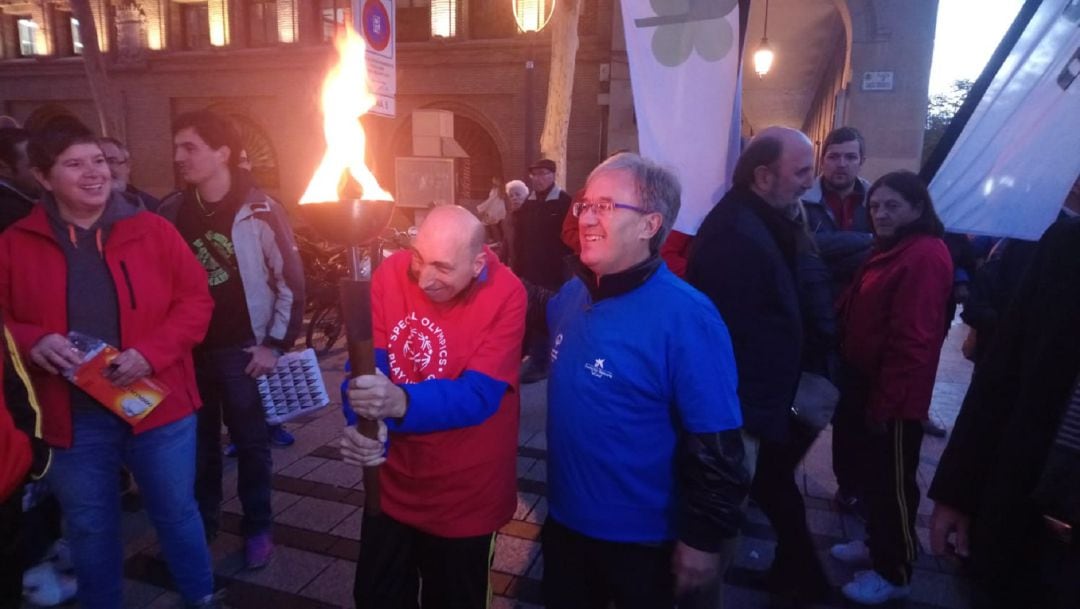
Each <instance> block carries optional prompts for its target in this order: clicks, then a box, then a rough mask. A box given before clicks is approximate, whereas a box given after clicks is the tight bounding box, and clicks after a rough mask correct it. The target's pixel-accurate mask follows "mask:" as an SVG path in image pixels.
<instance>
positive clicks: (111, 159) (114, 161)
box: [105, 156, 127, 165]
mask: <svg viewBox="0 0 1080 609" xmlns="http://www.w3.org/2000/svg"><path fill="white" fill-rule="evenodd" d="M105 162H106V163H108V164H110V165H126V164H127V159H123V158H120V157H118V156H107V157H105Z"/></svg>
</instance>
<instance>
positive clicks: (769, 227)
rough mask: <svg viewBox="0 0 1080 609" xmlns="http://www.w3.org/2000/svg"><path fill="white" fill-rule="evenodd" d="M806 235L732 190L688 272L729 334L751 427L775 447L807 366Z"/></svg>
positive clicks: (701, 233) (712, 217)
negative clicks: (801, 262) (800, 259)
mask: <svg viewBox="0 0 1080 609" xmlns="http://www.w3.org/2000/svg"><path fill="white" fill-rule="evenodd" d="M801 230H802V228H801V227H800V226H799V225H798V224H797V223H795V222H794V221H791V220H788V219H786V218H783V217H782V216H781V215H780V214H779V213H778V212H776V211H773V210H772V209H771V208H770V207H769V206H768V204H767V203H765V201H764V200H762V199H761V198H760V197H758V196H757V195H755V194H754V193H752V192H750V191H749V190H743V189H737V188H736V189H732V190H730V191H729V192H728V193H727V194H726V195H724V198H723V199H721V200H720V202H719V203H717V204H716V207H714V208H713V210H712V211H711V212H709V215H708V216H706V217H705V221H704V222H703V223H702V225H701V228H700V229H699V230H698V233H697V237H695V238H694V245H693V248H692V250H691V252H690V263H689V266H688V267H687V274H686V279H687V281H689V282H690V284H691V285H693V286H694V287H696V288H697V289H699V290H701V291H702V292H704V293H705V295H706V296H708V297H709V298H710V299H711V300H712V301H713V303H715V304H716V308H717V309H719V311H720V316H721V317H722V318H723V319H724V323H725V324H727V327H728V331H729V332H731V340H732V345H733V346H734V348H735V361H736V364H737V365H738V368H739V399H740V400H741V402H742V412H743V422H744V425H745V427H746V430H747V431H749V432H750V433H751V434H753V435H756V436H759V437H762V438H766V439H769V440H771V441H774V442H783V441H785V440H786V438H787V432H788V420H789V414H790V411H791V403H792V400H793V399H794V397H795V389H796V387H797V386H798V384H799V374H800V372H801V369H802V337H803V317H802V311H801V310H800V308H799V290H798V286H797V283H796V278H795V267H796V264H797V263H796V260H797V242H798V234H797V231H801Z"/></svg>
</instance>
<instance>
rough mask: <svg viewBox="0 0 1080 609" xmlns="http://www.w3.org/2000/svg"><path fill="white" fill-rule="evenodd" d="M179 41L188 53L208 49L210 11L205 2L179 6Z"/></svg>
mask: <svg viewBox="0 0 1080 609" xmlns="http://www.w3.org/2000/svg"><path fill="white" fill-rule="evenodd" d="M180 30H181V32H180V40H181V41H183V43H182V46H183V48H185V49H187V50H189V51H195V50H201V49H209V48H210V9H209V7H208V6H207V4H206V3H205V2H202V3H199V4H181V5H180Z"/></svg>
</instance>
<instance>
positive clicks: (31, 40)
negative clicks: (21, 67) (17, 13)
mask: <svg viewBox="0 0 1080 609" xmlns="http://www.w3.org/2000/svg"><path fill="white" fill-rule="evenodd" d="M17 23H18V27H19V56H20V57H32V56H34V55H37V43H36V40H37V30H38V24H36V23H34V20H33V19H31V18H30V17H20V18H19V19H18V21H17Z"/></svg>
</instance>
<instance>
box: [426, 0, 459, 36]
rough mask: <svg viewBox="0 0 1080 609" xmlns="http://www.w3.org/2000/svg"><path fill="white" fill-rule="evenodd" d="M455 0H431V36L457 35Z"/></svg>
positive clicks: (456, 7)
mask: <svg viewBox="0 0 1080 609" xmlns="http://www.w3.org/2000/svg"><path fill="white" fill-rule="evenodd" d="M457 5H458V3H457V0H431V36H432V37H438V38H453V37H454V36H457V20H458V6H457Z"/></svg>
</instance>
